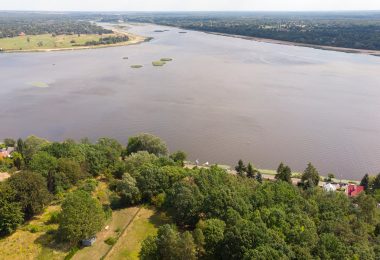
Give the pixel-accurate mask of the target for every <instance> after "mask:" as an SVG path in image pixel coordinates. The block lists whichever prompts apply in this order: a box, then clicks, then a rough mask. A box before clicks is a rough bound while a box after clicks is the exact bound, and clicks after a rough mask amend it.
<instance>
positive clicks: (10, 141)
mask: <svg viewBox="0 0 380 260" xmlns="http://www.w3.org/2000/svg"><path fill="white" fill-rule="evenodd" d="M4 145H5V146H6V147H15V146H16V141H15V140H14V139H12V138H5V139H4Z"/></svg>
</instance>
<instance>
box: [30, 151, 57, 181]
mask: <svg viewBox="0 0 380 260" xmlns="http://www.w3.org/2000/svg"><path fill="white" fill-rule="evenodd" d="M29 168H30V170H32V171H33V172H37V173H40V174H42V176H44V177H45V178H47V177H48V175H49V173H51V172H55V170H56V168H57V158H55V157H54V156H51V155H50V154H49V153H47V152H43V151H41V152H38V153H36V154H34V155H33V157H32V159H31V161H30V165H29Z"/></svg>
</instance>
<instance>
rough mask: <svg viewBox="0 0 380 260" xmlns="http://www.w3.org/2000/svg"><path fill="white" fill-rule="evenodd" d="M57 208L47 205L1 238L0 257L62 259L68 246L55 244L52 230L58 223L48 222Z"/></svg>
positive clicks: (58, 208)
mask: <svg viewBox="0 0 380 260" xmlns="http://www.w3.org/2000/svg"><path fill="white" fill-rule="evenodd" d="M59 210H60V207H59V206H49V207H48V208H47V209H46V210H45V211H44V213H42V214H41V215H39V216H36V217H34V218H33V219H32V220H31V221H29V222H28V223H26V224H25V225H23V226H22V227H21V228H19V229H18V230H17V231H16V232H15V233H13V234H12V235H10V236H8V237H5V238H3V239H1V240H0V252H2V253H1V256H0V259H1V260H3V259H4V260H7V259H12V260H13V259H16V260H17V259H20V260H24V259H63V258H64V257H65V255H66V254H67V253H68V250H69V248H68V247H67V246H66V245H58V244H56V242H55V241H54V231H56V230H57V228H58V225H57V224H49V223H48V222H49V220H50V216H51V214H52V212H55V211H59Z"/></svg>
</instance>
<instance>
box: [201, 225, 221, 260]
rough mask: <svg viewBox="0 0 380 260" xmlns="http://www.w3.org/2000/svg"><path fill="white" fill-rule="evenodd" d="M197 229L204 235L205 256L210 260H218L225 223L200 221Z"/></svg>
mask: <svg viewBox="0 0 380 260" xmlns="http://www.w3.org/2000/svg"><path fill="white" fill-rule="evenodd" d="M197 228H199V229H200V230H202V233H203V235H204V248H205V250H206V254H207V256H208V257H209V258H211V259H218V258H220V256H221V255H220V250H221V246H222V244H221V243H222V242H223V239H224V230H225V228H226V223H224V221H222V220H219V219H208V220H206V221H200V222H199V223H198V224H197Z"/></svg>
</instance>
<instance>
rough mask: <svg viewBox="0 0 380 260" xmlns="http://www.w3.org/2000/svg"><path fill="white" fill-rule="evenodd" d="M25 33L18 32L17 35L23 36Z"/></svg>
mask: <svg viewBox="0 0 380 260" xmlns="http://www.w3.org/2000/svg"><path fill="white" fill-rule="evenodd" d="M25 35H26V34H25V33H24V32H20V33H19V34H18V36H25Z"/></svg>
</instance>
